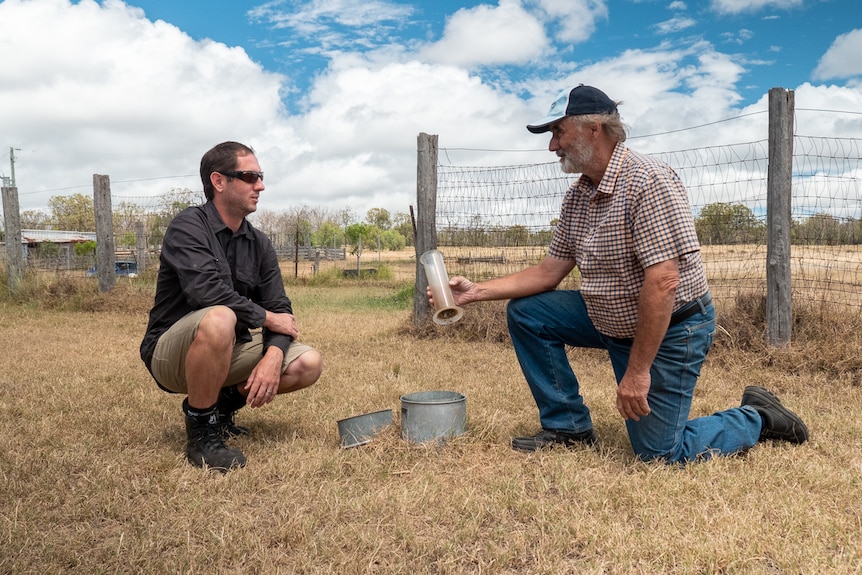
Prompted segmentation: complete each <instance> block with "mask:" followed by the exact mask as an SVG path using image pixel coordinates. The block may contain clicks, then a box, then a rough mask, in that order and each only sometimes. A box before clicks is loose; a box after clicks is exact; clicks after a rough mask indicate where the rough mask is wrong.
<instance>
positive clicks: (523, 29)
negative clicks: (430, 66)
mask: <svg viewBox="0 0 862 575" xmlns="http://www.w3.org/2000/svg"><path fill="white" fill-rule="evenodd" d="M547 46H548V39H547V37H546V36H545V30H544V27H543V26H542V24H541V23H540V22H539V21H538V20H537V19H536V18H535V17H534V16H533V15H532V14H530V13H529V12H527V11H526V10H524V8H523V7H522V6H521V4H520V3H519V2H518V1H517V0H500V4H499V6H489V5H487V4H480V5H479V6H476V7H474V8H462V9H461V10H458V11H457V12H455V13H454V14H453V15H452V16H451V17H450V18H449V20H448V21H447V22H446V27H445V29H444V31H443V37H442V38H441V39H440V41H439V42H436V43H434V44H431V45H429V46H426V47H425V48H423V49H422V50H420V54H419V55H420V58H421V59H423V60H429V61H432V62H441V63H447V64H455V65H461V66H476V65H500V64H524V63H527V62H529V61H531V60H534V59H536V58H538V57H539V56H541V54H542V52H543V51H544V50H545V48H546V47H547Z"/></svg>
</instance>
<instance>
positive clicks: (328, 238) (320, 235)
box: [312, 221, 344, 248]
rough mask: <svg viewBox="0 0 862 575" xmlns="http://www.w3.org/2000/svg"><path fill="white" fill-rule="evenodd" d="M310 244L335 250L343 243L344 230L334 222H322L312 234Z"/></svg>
mask: <svg viewBox="0 0 862 575" xmlns="http://www.w3.org/2000/svg"><path fill="white" fill-rule="evenodd" d="M312 242H313V243H314V245H316V246H323V247H327V248H337V247H339V246H341V245H342V244H343V243H344V230H343V229H341V226H339V225H338V223H336V222H332V221H327V222H323V223H322V224H320V227H318V228H317V231H316V232H314V234H313V236H312Z"/></svg>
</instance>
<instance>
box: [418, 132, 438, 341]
mask: <svg viewBox="0 0 862 575" xmlns="http://www.w3.org/2000/svg"><path fill="white" fill-rule="evenodd" d="M416 211H417V213H416V237H415V238H414V248H415V251H416V287H415V290H414V292H413V325H415V326H416V327H419V326H422V325H424V324H425V323H427V322H428V317H429V316H428V296H427V295H426V290H427V288H428V280H427V278H426V277H425V270H424V269H423V267H422V264H421V263H420V262H419V256H421V255H422V254H423V253H425V252H426V251H428V250H433V249H436V248H437V136H436V135H431V134H425V133H421V134H419V137H418V138H417V161H416Z"/></svg>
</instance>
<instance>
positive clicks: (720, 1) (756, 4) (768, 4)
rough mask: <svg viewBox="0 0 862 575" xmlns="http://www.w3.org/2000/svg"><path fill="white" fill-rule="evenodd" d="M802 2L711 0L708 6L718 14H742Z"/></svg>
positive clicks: (788, 6)
mask: <svg viewBox="0 0 862 575" xmlns="http://www.w3.org/2000/svg"><path fill="white" fill-rule="evenodd" d="M802 4H803V0H712V2H711V4H710V6H711V7H712V9H713V10H715V11H716V12H718V13H720V14H743V13H753V12H759V11H760V10H763V9H764V8H778V9H790V8H798V7H800V6H802Z"/></svg>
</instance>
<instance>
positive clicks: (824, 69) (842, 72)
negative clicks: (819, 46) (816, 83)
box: [813, 28, 862, 80]
mask: <svg viewBox="0 0 862 575" xmlns="http://www.w3.org/2000/svg"><path fill="white" fill-rule="evenodd" d="M860 75H862V29H859V28H857V29H856V30H852V31H850V32H848V33H846V34H842V35H840V36H838V37H837V38H835V41H834V42H832V45H831V46H829V49H828V50H827V51H826V53H825V54H823V56H822V57H821V58H820V62H818V64H817V68H815V69H814V73H813V77H814V79H815V80H834V79H836V78H850V77H853V76H860Z"/></svg>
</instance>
